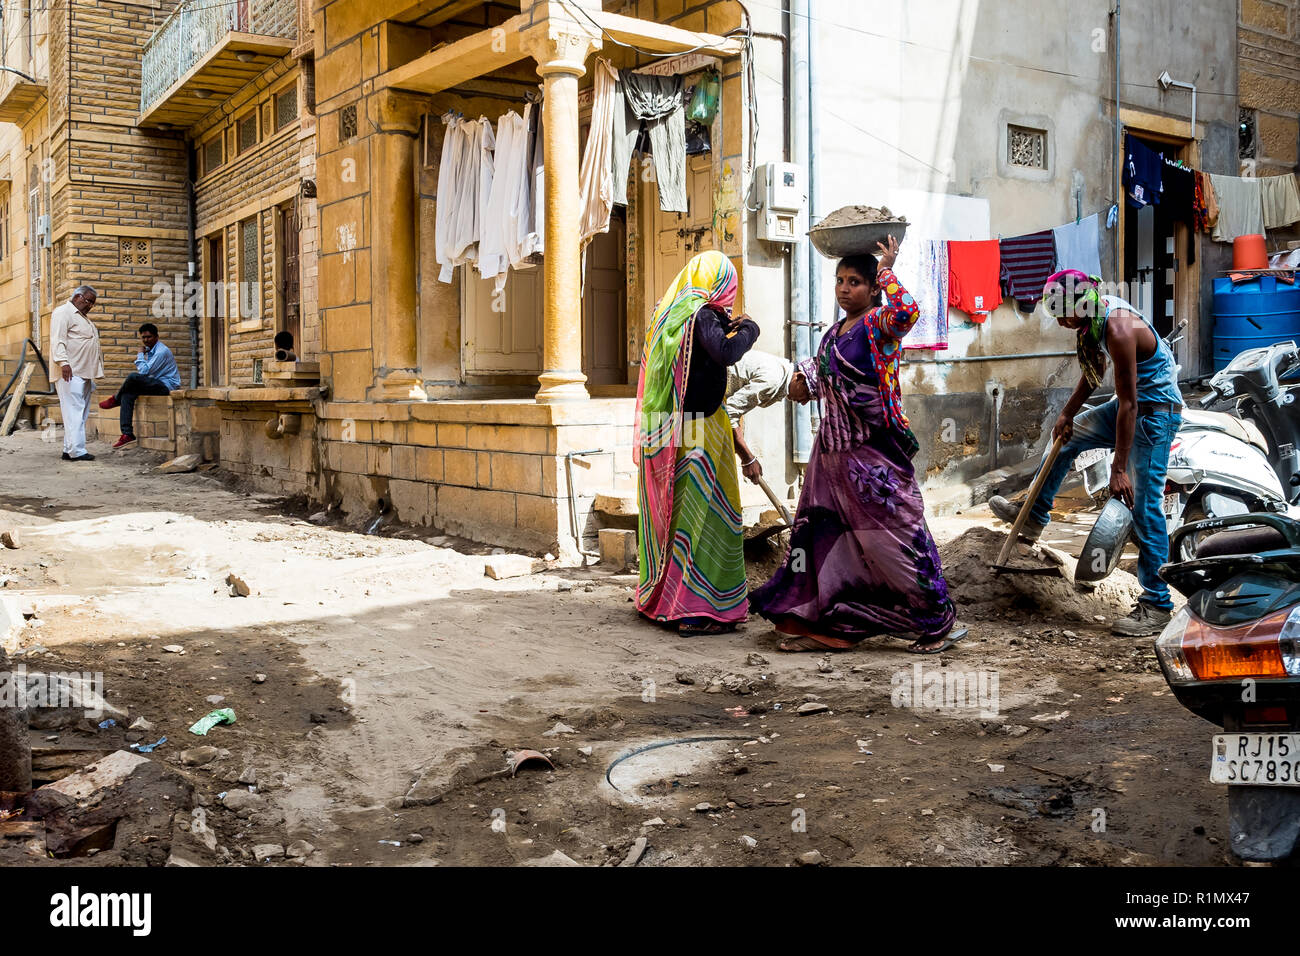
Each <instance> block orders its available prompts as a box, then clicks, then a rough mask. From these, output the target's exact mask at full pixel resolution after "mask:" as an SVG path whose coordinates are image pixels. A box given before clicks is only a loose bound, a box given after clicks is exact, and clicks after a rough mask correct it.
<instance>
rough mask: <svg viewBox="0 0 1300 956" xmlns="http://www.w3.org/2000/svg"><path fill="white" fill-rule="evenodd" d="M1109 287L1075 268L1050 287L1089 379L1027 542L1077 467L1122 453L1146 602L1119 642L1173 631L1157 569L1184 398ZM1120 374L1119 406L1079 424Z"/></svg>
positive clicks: (1060, 429)
mask: <svg viewBox="0 0 1300 956" xmlns="http://www.w3.org/2000/svg"><path fill="white" fill-rule="evenodd" d="M1100 285H1101V280H1100V279H1099V278H1098V277H1096V276H1087V275H1084V274H1083V273H1082V272H1079V271H1077V270H1074V269H1067V270H1065V271H1064V272H1058V273H1056V274H1055V275H1053V276H1052V277H1051V278H1049V279H1048V280H1047V284H1046V285H1045V286H1044V288H1043V307H1044V308H1045V309H1046V310H1047V312H1048V313H1049V314H1050V315H1052V316H1053V317H1054V318H1055V319H1056V321H1057V322H1058V323H1059V324H1060V325H1061V327H1062V328H1067V329H1070V330H1071V331H1073V332H1074V333H1075V334H1076V336H1077V350H1078V356H1079V365H1080V367H1081V370H1082V374H1081V375H1080V377H1079V384H1078V385H1076V386H1075V387H1074V392H1073V394H1071V395H1070V398H1069V400H1068V401H1067V402H1066V403H1065V408H1064V409H1062V411H1061V414H1060V416H1059V417H1058V418H1057V420H1056V424H1055V425H1054V426H1053V428H1052V437H1053V439H1057V438H1060V439H1062V448H1061V451H1060V454H1058V455H1057V456H1056V460H1055V461H1054V462H1052V463H1051V464H1050V468H1049V470H1048V472H1047V475H1046V477H1045V479H1044V481H1043V483H1042V487H1041V488H1040V489H1039V492H1038V495H1037V497H1036V498H1035V499H1034V500H1033V501H1027V502H1026V503H1025V507H1027V508H1029V509H1030V510H1029V516H1028V519H1027V520H1026V522H1025V524H1024V526H1023V528H1022V529H1021V532H1020V533H1021V536H1022V537H1025V538H1027V539H1029V540H1031V541H1036V540H1037V539H1038V537H1039V536H1040V535H1041V534H1042V532H1043V529H1044V528H1045V527H1046V526H1047V523H1048V521H1050V520H1051V515H1050V512H1051V508H1052V502H1053V499H1055V497H1056V493H1057V491H1058V490H1059V489H1060V487H1061V482H1063V481H1064V480H1065V476H1066V474H1067V473H1068V472H1069V470H1070V468H1071V466H1072V465H1073V464H1074V459H1075V458H1076V457H1077V456H1078V455H1079V454H1080V453H1081V452H1084V451H1087V450H1089V449H1093V448H1114V450H1115V459H1114V461H1113V463H1112V464H1111V472H1110V493H1111V496H1112V497H1114V498H1118V499H1119V500H1120V501H1122V502H1123V503H1124V504H1125V505H1127V506H1128V507H1129V508H1130V509H1131V510H1132V511H1133V532H1134V536H1135V537H1136V538H1137V544H1138V575H1137V576H1138V582H1139V583H1140V584H1141V585H1142V596H1141V597H1140V598H1139V599H1138V603H1137V605H1136V606H1135V607H1134V608H1133V610H1132V612H1131V613H1130V614H1129V615H1128V617H1125V618H1122V619H1120V620H1118V621H1116V622H1115V625H1114V627H1113V628H1112V629H1111V630H1112V633H1115V634H1120V635H1124V636H1127V637H1145V636H1148V635H1154V634H1159V633H1160V631H1161V630H1162V629H1163V628H1164V626H1165V625H1166V624H1167V623H1168V622H1169V618H1170V615H1171V613H1172V611H1173V606H1174V605H1173V601H1172V600H1171V598H1170V595H1169V586H1168V585H1167V584H1165V582H1164V581H1162V580H1161V579H1160V575H1159V574H1158V571H1159V568H1160V566H1161V565H1162V564H1164V563H1165V561H1166V560H1167V559H1168V557H1169V537H1168V532H1167V530H1166V524H1165V516H1164V511H1163V508H1162V504H1163V501H1164V490H1165V472H1166V470H1167V468H1168V464H1169V446H1170V444H1171V443H1172V442H1173V439H1174V435H1176V434H1177V433H1178V426H1179V425H1180V424H1181V423H1182V418H1181V413H1182V406H1183V398H1182V393H1181V392H1179V390H1178V366H1177V364H1176V363H1175V362H1174V355H1173V352H1172V351H1171V350H1170V348H1169V346H1168V344H1167V343H1166V342H1164V340H1162V339H1161V338H1160V336H1159V335H1158V334H1157V333H1156V330H1155V328H1154V327H1152V325H1151V323H1150V322H1149V321H1147V319H1146V317H1145V316H1143V315H1142V313H1140V312H1139V311H1138V310H1137V309H1136V308H1134V307H1133V306H1132V305H1130V304H1129V303H1128V302H1126V301H1124V300H1123V299H1121V298H1119V297H1117V296H1112V295H1102V294H1101V291H1100ZM1107 357H1109V359H1110V360H1111V361H1112V362H1113V363H1114V365H1115V397H1114V398H1112V399H1111V400H1110V401H1108V402H1106V403H1104V404H1102V405H1099V406H1097V407H1096V408H1091V409H1089V410H1088V411H1087V412H1085V413H1083V414H1082V415H1079V416H1078V417H1077V418H1076V417H1075V416H1076V414H1077V413H1078V411H1079V409H1080V408H1082V407H1083V403H1084V402H1085V401H1087V399H1088V398H1089V396H1091V395H1092V393H1093V392H1094V391H1096V389H1097V387H1098V386H1099V385H1100V384H1101V380H1102V377H1103V376H1104V375H1105V373H1106V360H1107ZM989 507H990V508H991V509H992V510H993V513H994V514H995V515H997V516H998V517H999V518H1001V519H1002V520H1003V521H1009V522H1014V521H1015V520H1016V518H1017V517H1018V515H1019V512H1020V509H1019V508H1017V507H1016V506H1015V505H1013V504H1012V503H1011V502H1009V501H1007V499H1005V498H1003V497H1002V496H1001V495H995V496H994V497H993V498H991V499H990V500H989Z"/></svg>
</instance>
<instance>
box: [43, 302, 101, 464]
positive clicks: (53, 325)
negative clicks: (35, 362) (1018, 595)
mask: <svg viewBox="0 0 1300 956" xmlns="http://www.w3.org/2000/svg"><path fill="white" fill-rule="evenodd" d="M96 298H97V296H96V294H95V290H94V289H92V288H91V287H90V286H88V285H79V286H77V289H76V291H75V292H73V293H72V299H71V300H70V301H68V302H65V303H63V305H61V306H59V307H58V308H57V309H55V310H54V314H53V315H52V316H51V317H50V356H51V358H52V359H53V361H54V365H55V367H56V369H57V371H58V376H57V377H56V378H55V381H54V388H55V390H56V391H57V392H58V393H59V410H60V411H61V412H62V413H63V460H64V461H94V460H95V456H94V455H90V454H87V453H86V419H87V417H88V416H89V415H90V393H91V392H92V391H94V389H95V379H97V378H103V377H104V359H103V356H102V355H101V353H100V351H99V331H98V330H97V329H96V328H95V325H94V323H93V322H91V321H90V319H89V318H88V316H89V315H90V310H91V309H93V308H94V307H95V299H96Z"/></svg>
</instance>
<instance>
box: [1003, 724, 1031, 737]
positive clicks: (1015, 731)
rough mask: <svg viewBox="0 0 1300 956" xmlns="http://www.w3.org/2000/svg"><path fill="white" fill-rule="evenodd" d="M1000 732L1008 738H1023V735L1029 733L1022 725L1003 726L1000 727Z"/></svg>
mask: <svg viewBox="0 0 1300 956" xmlns="http://www.w3.org/2000/svg"><path fill="white" fill-rule="evenodd" d="M1002 732H1003V733H1004V734H1006V735H1007V736H1008V737H1023V736H1024V735H1025V734H1027V733H1029V728H1028V727H1026V726H1025V725H1024V724H1004V725H1003V726H1002Z"/></svg>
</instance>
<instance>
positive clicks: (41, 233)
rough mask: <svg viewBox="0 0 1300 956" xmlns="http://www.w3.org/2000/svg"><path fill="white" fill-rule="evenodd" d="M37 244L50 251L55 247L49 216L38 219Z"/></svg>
mask: <svg viewBox="0 0 1300 956" xmlns="http://www.w3.org/2000/svg"><path fill="white" fill-rule="evenodd" d="M36 234H37V236H38V239H37V243H38V245H40V247H41V248H42V249H48V248H49V247H50V246H52V245H54V235H53V232H52V231H51V229H50V217H49V215H48V214H47V215H44V216H39V217H37V219H36Z"/></svg>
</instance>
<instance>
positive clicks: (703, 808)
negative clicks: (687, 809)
mask: <svg viewBox="0 0 1300 956" xmlns="http://www.w3.org/2000/svg"><path fill="white" fill-rule="evenodd" d="M694 809H695V812H696V813H708V812H709V811H710V810H712V809H713V804H711V803H697V804H696V805H695V808H694Z"/></svg>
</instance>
